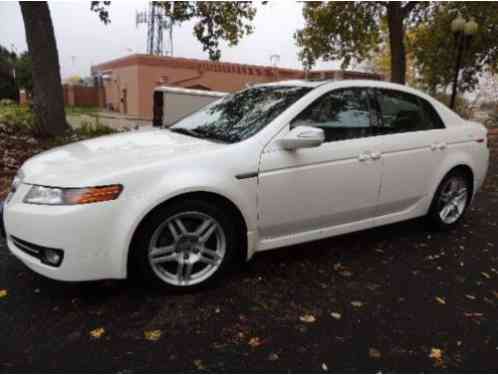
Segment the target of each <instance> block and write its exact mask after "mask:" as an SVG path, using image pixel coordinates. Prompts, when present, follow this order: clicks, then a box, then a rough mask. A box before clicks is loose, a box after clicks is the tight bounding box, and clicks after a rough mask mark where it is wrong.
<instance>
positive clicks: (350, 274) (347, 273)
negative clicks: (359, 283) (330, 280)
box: [339, 270, 353, 277]
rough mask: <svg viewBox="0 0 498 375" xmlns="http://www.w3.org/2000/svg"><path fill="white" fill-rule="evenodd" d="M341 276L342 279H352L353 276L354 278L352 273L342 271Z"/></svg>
mask: <svg viewBox="0 0 498 375" xmlns="http://www.w3.org/2000/svg"><path fill="white" fill-rule="evenodd" d="M339 275H341V276H342V277H351V276H353V273H352V272H350V271H347V270H344V271H340V272H339Z"/></svg>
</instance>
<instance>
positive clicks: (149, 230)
mask: <svg viewBox="0 0 498 375" xmlns="http://www.w3.org/2000/svg"><path fill="white" fill-rule="evenodd" d="M192 212H194V213H201V214H203V215H207V216H208V217H210V218H212V219H214V221H215V222H216V223H217V224H219V228H220V229H221V230H222V231H223V232H224V240H225V252H224V256H223V257H222V259H221V261H220V263H219V265H218V266H217V269H216V271H214V273H213V274H212V275H210V276H209V277H208V278H207V279H205V280H203V281H201V282H199V283H196V284H193V285H173V284H171V283H169V282H168V281H166V280H164V279H162V278H161V277H160V276H158V274H157V273H156V272H157V270H156V271H155V270H154V268H153V266H152V265H151V261H149V245H150V243H151V240H152V236H153V235H154V234H155V233H157V232H156V230H158V228H159V227H160V226H161V225H162V224H163V223H165V222H167V221H168V220H170V219H171V218H174V217H175V215H182V214H185V213H192ZM236 223H237V221H236V220H235V219H234V217H233V215H232V214H231V212H230V210H229V209H227V208H226V207H218V206H217V205H215V204H213V203H209V202H205V201H201V200H179V201H174V202H172V203H171V204H167V205H165V206H162V207H160V208H158V209H156V210H155V211H153V212H152V213H151V214H150V215H149V216H148V217H147V218H146V219H145V220H144V222H143V223H141V225H140V226H139V228H138V230H137V232H136V234H135V236H134V238H133V241H132V245H131V249H130V257H129V262H130V265H129V266H131V267H129V270H131V272H132V273H133V274H134V275H135V276H139V277H140V278H141V279H142V280H143V281H145V282H146V283H147V285H151V286H153V287H156V288H161V289H168V290H170V291H175V292H190V291H194V290H198V289H202V288H204V287H206V286H212V285H213V284H215V283H217V282H218V281H219V280H220V279H221V278H222V276H223V275H224V274H225V273H226V272H227V271H228V270H229V269H230V268H231V266H232V265H233V264H234V263H235V261H236V260H237V259H238V257H237V254H238V252H239V250H238V249H239V248H240V240H241V238H240V230H239V228H237V224H236Z"/></svg>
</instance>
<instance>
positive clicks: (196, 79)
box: [138, 65, 294, 119]
mask: <svg viewBox="0 0 498 375" xmlns="http://www.w3.org/2000/svg"><path fill="white" fill-rule="evenodd" d="M287 78H294V77H283V78H282V77H281V78H280V79H287ZM138 80H139V87H140V96H139V102H140V104H139V112H140V114H143V115H144V117H145V118H147V119H152V107H153V92H154V88H155V87H157V86H159V85H168V86H179V87H192V86H204V87H207V88H209V89H210V90H212V91H222V92H234V91H238V90H241V89H243V88H245V87H246V86H247V85H248V84H254V83H263V82H271V81H274V80H276V78H275V77H271V76H266V75H259V76H257V75H254V76H252V75H247V74H237V73H226V72H221V71H220V72H213V71H200V72H199V70H197V69H185V68H171V67H161V66H147V65H142V66H139V67H138Z"/></svg>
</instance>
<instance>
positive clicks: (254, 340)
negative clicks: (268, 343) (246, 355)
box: [249, 337, 263, 348]
mask: <svg viewBox="0 0 498 375" xmlns="http://www.w3.org/2000/svg"><path fill="white" fill-rule="evenodd" d="M262 344H263V342H262V341H261V339H260V338H259V337H251V339H250V340H249V346H251V347H253V348H257V347H258V346H261V345H262Z"/></svg>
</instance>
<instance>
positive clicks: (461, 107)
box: [433, 93, 474, 119]
mask: <svg viewBox="0 0 498 375" xmlns="http://www.w3.org/2000/svg"><path fill="white" fill-rule="evenodd" d="M433 96H434V98H436V99H437V100H439V101H440V102H441V103H444V104H445V105H446V106H447V107H449V105H450V95H449V94H442V93H436V94H434V95H433ZM454 111H455V112H456V113H458V114H459V115H460V116H461V117H462V118H464V119H471V118H472V117H473V115H474V110H473V109H472V106H471V104H470V103H469V102H468V100H466V99H465V98H464V97H463V96H457V97H456V100H455V109H454Z"/></svg>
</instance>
